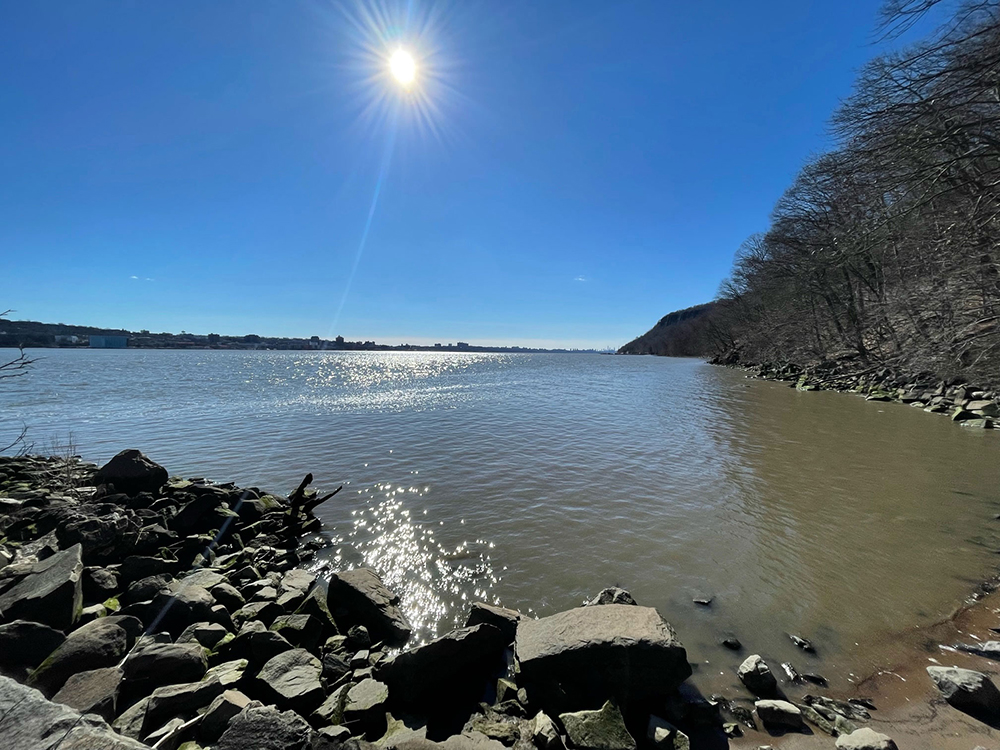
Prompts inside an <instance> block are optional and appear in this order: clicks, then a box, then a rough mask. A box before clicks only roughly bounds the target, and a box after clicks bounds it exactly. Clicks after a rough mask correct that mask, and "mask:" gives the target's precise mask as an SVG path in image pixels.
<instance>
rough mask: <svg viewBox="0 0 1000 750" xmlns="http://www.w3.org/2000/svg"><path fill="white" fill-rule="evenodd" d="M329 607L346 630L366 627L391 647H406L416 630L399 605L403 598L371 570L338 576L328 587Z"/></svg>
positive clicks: (359, 569) (374, 637)
mask: <svg viewBox="0 0 1000 750" xmlns="http://www.w3.org/2000/svg"><path fill="white" fill-rule="evenodd" d="M327 604H328V606H329V609H330V611H331V612H332V613H333V617H334V619H335V620H336V621H337V624H338V625H340V626H342V627H341V629H342V630H346V629H347V628H349V627H350V626H352V625H364V626H365V627H366V628H367V629H368V632H369V633H371V636H372V638H373V639H374V640H376V641H383V642H384V643H385V644H386V645H388V646H393V647H396V646H402V645H404V644H405V643H406V642H407V641H408V640H409V639H410V633H411V632H412V631H413V628H412V626H411V625H410V621H409V620H407V619H406V615H405V614H403V611H402V610H401V609H400V608H399V606H398V605H399V596H397V595H396V594H394V593H393V592H391V591H390V590H389V589H388V588H386V587H385V584H383V583H382V579H381V578H379V577H378V574H377V573H376V572H375V571H374V570H369V569H368V568H355V569H354V570H348V571H346V572H344V573H335V574H334V575H333V576H332V577H331V578H330V585H329V587H328V588H327Z"/></svg>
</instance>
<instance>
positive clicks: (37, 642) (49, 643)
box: [0, 620, 66, 680]
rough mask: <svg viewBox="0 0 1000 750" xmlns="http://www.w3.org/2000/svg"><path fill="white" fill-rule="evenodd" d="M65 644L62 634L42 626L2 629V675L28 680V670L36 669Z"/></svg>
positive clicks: (18, 623)
mask: <svg viewBox="0 0 1000 750" xmlns="http://www.w3.org/2000/svg"><path fill="white" fill-rule="evenodd" d="M65 640H66V636H65V635H63V634H62V633H60V632H59V631H58V630H55V629H54V628H50V627H49V626H48V625H42V624H41V623H38V622H29V621H27V620H14V622H8V623H7V624H6V625H0V672H2V673H4V674H7V675H9V676H10V677H14V678H16V679H19V680H24V679H25V678H26V677H27V670H31V669H35V668H36V667H37V666H38V665H39V664H41V663H42V662H43V661H44V660H45V657H47V656H48V655H49V654H51V653H52V652H53V651H55V650H56V649H57V648H59V646H61V645H62V643H63V641H65Z"/></svg>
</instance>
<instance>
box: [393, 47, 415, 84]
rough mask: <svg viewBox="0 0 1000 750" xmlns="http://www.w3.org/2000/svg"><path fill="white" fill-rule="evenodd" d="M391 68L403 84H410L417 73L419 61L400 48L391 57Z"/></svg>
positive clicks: (394, 75)
mask: <svg viewBox="0 0 1000 750" xmlns="http://www.w3.org/2000/svg"><path fill="white" fill-rule="evenodd" d="M389 70H390V71H391V72H392V75H393V77H394V78H395V79H396V80H397V81H399V82H400V83H401V84H402V85H403V86H409V85H410V84H411V83H413V79H414V78H416V75H417V63H416V62H415V61H414V59H413V55H411V54H410V53H409V52H407V51H406V50H405V49H398V50H396V51H395V52H393V53H392V57H390V58H389Z"/></svg>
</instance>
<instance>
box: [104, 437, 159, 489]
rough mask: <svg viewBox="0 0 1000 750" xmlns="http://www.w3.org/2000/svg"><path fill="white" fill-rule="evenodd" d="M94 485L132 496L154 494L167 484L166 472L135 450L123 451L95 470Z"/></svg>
mask: <svg viewBox="0 0 1000 750" xmlns="http://www.w3.org/2000/svg"><path fill="white" fill-rule="evenodd" d="M94 483H95V484H112V485H114V488H115V490H117V491H118V492H124V493H125V494H126V495H130V496H134V495H138V494H139V493H140V492H153V493H155V492H156V491H157V490H159V489H160V487H162V486H163V485H164V484H166V483H167V470H166V469H164V468H163V467H162V466H160V465H159V464H158V463H156V462H155V461H151V460H150V459H149V458H147V457H146V456H144V455H143V454H142V452H141V451H138V450H136V449H135V448H129V449H127V450H123V451H122V452H121V453H119V454H118V455H117V456H115V457H114V458H112V459H111V460H110V461H108V462H107V463H106V464H104V466H102V467H101V468H100V469H98V470H97V474H95V475H94Z"/></svg>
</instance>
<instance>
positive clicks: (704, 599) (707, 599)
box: [691, 596, 714, 607]
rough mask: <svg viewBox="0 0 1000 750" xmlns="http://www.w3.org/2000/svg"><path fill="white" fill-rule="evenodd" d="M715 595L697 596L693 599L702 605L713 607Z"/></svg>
mask: <svg viewBox="0 0 1000 750" xmlns="http://www.w3.org/2000/svg"><path fill="white" fill-rule="evenodd" d="M713 599H714V597H711V596H696V597H695V598H694V599H692V600H691V601H693V602H694V603H695V604H699V605H701V606H702V607H711V606H712V601H713Z"/></svg>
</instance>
